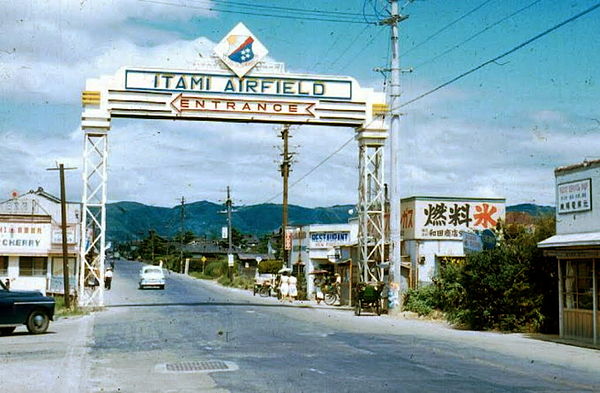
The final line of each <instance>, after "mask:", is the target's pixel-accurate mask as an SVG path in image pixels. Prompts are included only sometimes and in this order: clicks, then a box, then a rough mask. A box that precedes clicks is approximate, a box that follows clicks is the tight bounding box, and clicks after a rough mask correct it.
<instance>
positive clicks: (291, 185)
mask: <svg viewBox="0 0 600 393" xmlns="http://www.w3.org/2000/svg"><path fill="white" fill-rule="evenodd" d="M353 140H354V135H353V136H352V137H350V139H348V140H347V141H346V142H344V144H342V145H341V146H340V147H338V148H337V149H336V150H335V151H334V152H333V153H331V154H329V155H328V156H327V157H325V158H324V159H323V160H321V162H319V163H318V164H317V165H315V166H314V167H313V168H312V169H311V170H309V171H308V172H306V173H305V174H304V175H302V176H301V177H300V178H299V179H297V180H296V181H294V182H293V183H292V184H290V185H289V187H288V188H292V187H294V186H295V185H296V184H298V183H300V182H301V181H302V180H304V179H306V178H307V177H308V176H309V175H310V174H311V173H313V172H314V171H316V170H317V169H318V168H319V167H320V166H321V165H323V164H325V163H326V162H327V161H329V160H330V159H331V158H332V157H333V156H335V155H336V154H337V153H339V152H340V151H342V149H343V148H344V147H346V146H347V145H348V144H349V143H350V142H352V141H353ZM281 194H282V192H279V193H277V194H275V195H273V196H272V197H271V198H269V199H267V200H266V201H265V202H263V204H264V203H269V202H271V201H272V200H273V199H275V198H277V197H279V196H280V195H281Z"/></svg>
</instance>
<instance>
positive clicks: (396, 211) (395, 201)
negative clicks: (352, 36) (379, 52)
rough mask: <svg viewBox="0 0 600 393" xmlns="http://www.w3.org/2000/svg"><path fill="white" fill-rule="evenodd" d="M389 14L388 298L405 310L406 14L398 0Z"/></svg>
mask: <svg viewBox="0 0 600 393" xmlns="http://www.w3.org/2000/svg"><path fill="white" fill-rule="evenodd" d="M390 4H391V12H390V17H389V18H387V19H385V20H383V21H381V24H383V25H388V26H390V27H391V40H392V42H391V48H392V59H391V68H390V69H389V71H390V74H391V75H390V77H391V78H390V79H391V81H390V87H391V92H390V115H391V119H390V186H391V187H390V248H391V250H390V271H389V288H390V289H389V290H390V293H389V299H390V300H391V301H390V311H391V312H392V313H394V312H399V311H401V309H402V291H401V288H400V286H401V281H402V273H401V263H402V261H401V253H400V244H401V241H402V239H401V237H400V184H399V183H400V160H399V156H400V115H401V113H400V108H398V106H399V104H400V73H401V69H400V52H399V43H398V23H399V22H402V21H403V20H405V19H406V18H408V17H407V16H403V15H400V14H399V10H398V0H390Z"/></svg>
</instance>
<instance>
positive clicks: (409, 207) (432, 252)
mask: <svg viewBox="0 0 600 393" xmlns="http://www.w3.org/2000/svg"><path fill="white" fill-rule="evenodd" d="M505 205H506V201H505V199H502V198H456V197H428V196H414V197H410V198H405V199H402V201H401V231H402V240H403V241H402V251H401V254H402V258H403V265H409V266H410V271H411V274H410V277H409V282H410V284H409V285H410V286H411V287H414V286H415V285H418V284H419V283H430V282H431V280H432V278H433V277H434V276H435V274H436V273H437V271H438V269H439V267H440V265H441V264H442V263H444V261H449V260H452V259H457V258H458V259H460V258H464V256H465V253H464V247H463V235H462V233H463V232H465V231H467V232H475V231H482V230H485V229H494V228H495V226H496V224H497V223H498V221H499V220H502V221H504V220H505V215H506V206H505Z"/></svg>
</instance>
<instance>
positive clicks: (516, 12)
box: [414, 0, 542, 69]
mask: <svg viewBox="0 0 600 393" xmlns="http://www.w3.org/2000/svg"><path fill="white" fill-rule="evenodd" d="M540 1H542V0H535V1H534V2H532V3H529V4H528V5H526V6H525V7H523V8H520V9H518V10H516V11H515V12H513V13H512V14H510V15H507V16H505V17H504V18H502V19H499V20H497V21H496V22H494V23H492V24H490V25H488V26H486V27H485V28H483V29H482V30H479V31H478V32H477V33H475V34H473V35H471V36H470V37H468V38H466V39H465V40H463V41H461V42H459V43H458V44H456V45H454V46H452V47H450V48H448V49H446V50H445V51H443V52H442V53H440V54H438V55H436V56H434V57H432V58H430V59H428V60H425V61H424V62H422V63H420V64H418V65H417V66H415V67H414V69H417V68H421V67H423V66H424V65H426V64H429V63H431V62H432V61H435V60H437V59H439V58H440V57H442V56H444V55H447V54H448V53H450V52H452V51H454V50H455V49H458V48H459V47H461V46H462V45H464V44H466V43H467V42H469V41H471V40H472V39H474V38H476V37H478V36H480V35H481V34H483V33H485V32H486V31H488V30H490V29H491V28H493V27H495V26H498V25H499V24H500V23H502V22H504V21H506V20H508V19H510V18H512V17H513V16H515V15H518V14H520V13H521V12H523V11H526V10H528V9H529V8H531V7H533V6H534V5H536V4H537V3H539V2H540Z"/></svg>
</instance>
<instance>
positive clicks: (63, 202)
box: [47, 164, 77, 309]
mask: <svg viewBox="0 0 600 393" xmlns="http://www.w3.org/2000/svg"><path fill="white" fill-rule="evenodd" d="M73 169H77V168H65V166H64V164H58V168H48V169H47V170H49V171H56V170H58V171H59V172H60V221H61V225H60V226H61V234H62V260H63V281H64V283H63V285H64V287H63V288H64V292H65V307H66V308H67V309H69V308H71V290H70V288H69V287H70V283H69V248H68V246H67V196H66V190H65V170H73Z"/></svg>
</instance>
